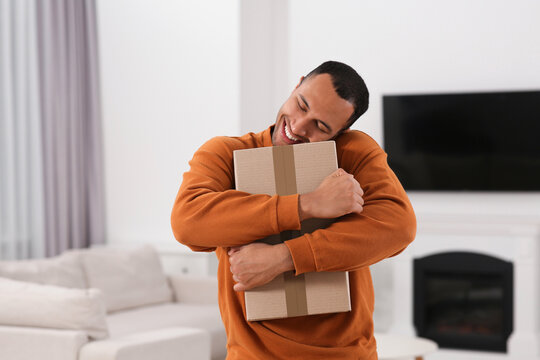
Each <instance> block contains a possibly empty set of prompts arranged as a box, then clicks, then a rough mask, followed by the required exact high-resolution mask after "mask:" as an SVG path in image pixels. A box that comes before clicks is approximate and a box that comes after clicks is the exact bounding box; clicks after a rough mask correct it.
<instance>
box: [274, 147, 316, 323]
mask: <svg viewBox="0 0 540 360" xmlns="http://www.w3.org/2000/svg"><path fill="white" fill-rule="evenodd" d="M272 156H273V161H274V178H275V183H276V194H278V195H282V196H285V195H294V194H296V193H297V189H296V170H295V166H294V147H292V146H274V147H272ZM299 235H300V234H299V232H298V231H284V232H282V233H281V234H280V237H281V240H282V241H283V242H285V241H286V240H290V239H292V238H293V237H296V236H299ZM283 276H284V280H285V301H286V303H287V316H289V317H291V316H302V315H307V314H308V311H307V296H306V279H305V277H304V274H300V275H298V276H295V275H294V272H293V271H287V272H285V273H284V274H283Z"/></svg>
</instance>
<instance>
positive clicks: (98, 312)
mask: <svg viewBox="0 0 540 360" xmlns="http://www.w3.org/2000/svg"><path fill="white" fill-rule="evenodd" d="M0 294H1V295H0V324H1V325H15V326H33V327H44V328H53V329H70V330H83V331H85V332H86V333H87V334H88V336H90V337H92V338H94V339H102V338H105V337H107V322H106V319H105V315H106V313H105V302H104V300H103V295H102V293H101V291H100V290H98V289H69V288H65V287H60V286H53V285H41V284H34V283H30V282H24V281H16V280H11V279H6V278H0Z"/></svg>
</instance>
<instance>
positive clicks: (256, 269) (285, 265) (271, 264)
mask: <svg viewBox="0 0 540 360" xmlns="http://www.w3.org/2000/svg"><path fill="white" fill-rule="evenodd" d="M228 255H229V262H230V264H231V273H232V276H233V280H234V281H235V282H236V284H235V285H234V290H235V291H245V290H249V289H253V288H254V287H257V286H261V285H264V284H267V283H269V282H270V281H272V280H273V279H274V278H275V277H276V276H278V275H279V274H281V273H283V272H285V271H289V270H293V269H294V263H293V261H292V257H291V253H290V252H289V248H288V247H287V245H285V244H278V245H268V244H264V243H252V244H249V245H244V246H240V247H233V248H231V249H230V250H229V252H228Z"/></svg>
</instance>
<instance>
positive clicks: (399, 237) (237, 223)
mask: <svg viewBox="0 0 540 360" xmlns="http://www.w3.org/2000/svg"><path fill="white" fill-rule="evenodd" d="M271 131H272V127H270V128H268V129H266V130H265V131H263V132H261V133H258V134H253V133H249V134H247V135H244V136H242V137H216V138H213V139H211V140H209V141H208V142H207V143H205V144H204V145H203V146H202V147H201V148H200V149H199V150H198V151H197V152H196V153H195V155H194V156H193V159H192V160H191V161H190V166H191V168H190V170H189V171H188V172H186V173H185V174H184V180H183V182H182V185H181V186H180V190H179V192H178V196H177V198H176V201H175V203H174V208H173V211H172V218H171V220H172V227H173V232H174V235H175V237H176V239H177V240H178V241H179V242H181V243H182V244H185V245H187V246H189V247H190V248H191V249H192V250H194V251H214V250H215V251H216V255H217V257H218V259H219V267H218V283H219V306H220V310H221V316H222V319H223V323H224V325H225V330H226V332H227V351H228V355H227V359H228V360H236V359H239V360H247V359H254V360H255V359H256V360H259V359H295V358H297V359H325V360H328V359H333V360H334V359H362V360H372V359H377V354H376V344H375V339H374V337H373V320H372V315H373V306H374V294H373V285H372V282H371V274H370V271H369V265H371V264H373V263H376V262H378V261H380V260H382V259H385V258H387V257H390V256H393V255H396V254H398V253H399V252H401V251H403V249H405V247H406V246H407V245H408V244H409V243H410V242H411V241H412V240H413V239H414V236H415V232H416V220H415V216H414V212H413V209H412V207H411V204H410V202H409V200H408V198H407V195H406V194H405V191H404V190H403V188H402V186H401V184H400V183H399V181H398V179H397V178H396V176H395V175H394V173H393V172H392V170H391V169H390V168H389V167H388V165H387V162H386V154H385V152H384V151H383V150H382V149H381V148H380V147H379V145H377V143H376V142H375V141H374V140H373V139H371V138H370V137H369V136H367V135H366V134H364V133H362V132H359V131H346V132H344V133H343V134H341V135H340V136H339V137H338V138H337V139H336V147H337V155H338V164H339V166H340V167H341V168H343V169H344V170H345V171H347V172H349V173H351V174H354V176H355V178H356V179H357V180H358V182H359V183H360V185H361V186H362V188H363V190H364V201H365V204H364V210H363V212H362V213H361V214H360V215H357V214H349V215H346V216H343V217H341V218H340V219H338V220H337V221H336V222H335V223H333V224H332V225H331V226H329V227H328V228H326V229H321V230H317V231H315V232H313V233H311V234H305V235H303V236H301V237H298V238H295V239H292V240H289V241H286V242H285V244H286V245H287V246H288V248H289V250H290V252H291V255H292V258H293V262H294V266H295V269H296V274H301V273H305V272H312V271H350V274H349V276H350V277H349V279H350V286H351V305H352V311H351V312H346V313H336V314H325V315H311V316H301V317H294V318H287V319H278V320H267V321H255V322H248V321H246V320H245V315H244V314H245V305H244V293H243V292H240V293H237V292H235V291H234V290H233V285H234V281H233V279H232V275H231V272H230V264H229V258H228V256H227V248H228V247H232V246H238V245H244V244H249V243H251V242H253V241H254V240H256V239H260V238H263V237H266V236H268V235H271V234H276V233H279V232H281V231H285V230H299V229H300V221H299V217H298V195H289V196H278V195H275V196H269V195H251V194H247V193H244V192H241V191H236V190H233V189H234V170H233V169H234V168H233V150H237V149H246V148H255V147H263V146H272V141H271Z"/></svg>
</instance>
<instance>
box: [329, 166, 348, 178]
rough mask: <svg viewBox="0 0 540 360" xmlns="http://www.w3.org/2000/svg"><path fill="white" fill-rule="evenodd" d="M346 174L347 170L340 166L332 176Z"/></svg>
mask: <svg viewBox="0 0 540 360" xmlns="http://www.w3.org/2000/svg"><path fill="white" fill-rule="evenodd" d="M345 174H347V172H346V171H345V170H343V169H342V168H339V169H337V170H336V171H334V172H333V173H332V176H334V177H339V176H342V175H345Z"/></svg>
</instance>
